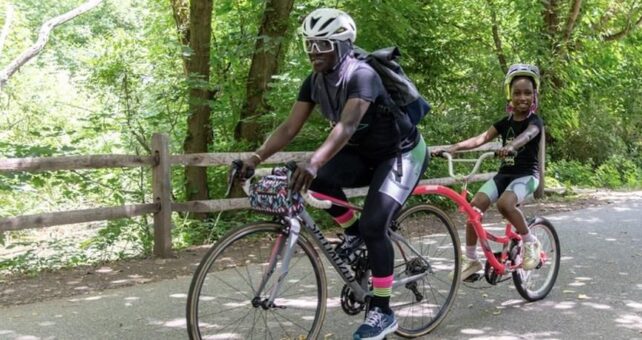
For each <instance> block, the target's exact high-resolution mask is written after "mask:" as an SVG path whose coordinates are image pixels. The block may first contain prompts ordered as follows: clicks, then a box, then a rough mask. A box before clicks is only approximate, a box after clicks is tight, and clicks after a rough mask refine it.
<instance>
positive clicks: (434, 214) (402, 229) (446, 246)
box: [390, 204, 461, 338]
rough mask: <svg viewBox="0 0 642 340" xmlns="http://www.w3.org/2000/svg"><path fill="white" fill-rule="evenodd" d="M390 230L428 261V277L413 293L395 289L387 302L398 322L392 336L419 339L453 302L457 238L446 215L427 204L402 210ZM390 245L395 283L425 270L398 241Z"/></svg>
mask: <svg viewBox="0 0 642 340" xmlns="http://www.w3.org/2000/svg"><path fill="white" fill-rule="evenodd" d="M393 228H394V229H396V231H397V232H398V233H399V234H401V235H402V236H403V238H404V239H406V240H407V241H408V242H410V243H411V245H412V246H413V247H414V248H416V249H417V251H418V252H420V253H421V255H422V256H423V257H424V258H426V259H427V260H428V262H429V263H430V267H431V269H432V273H429V274H428V275H427V276H425V277H424V278H421V279H419V280H417V281H415V283H416V287H414V291H413V288H412V287H409V286H408V285H407V284H406V285H405V286H400V287H396V288H395V289H394V290H393V292H392V296H391V298H390V308H392V310H393V311H394V312H395V316H396V317H397V321H398V322H399V327H398V329H397V331H396V333H397V334H398V335H400V336H403V337H407V338H414V337H419V336H422V335H426V334H428V333H430V332H431V331H432V330H434V329H435V328H436V327H437V326H438V325H439V324H440V323H441V322H442V321H443V320H444V319H445V318H446V316H447V315H448V312H449V311H450V309H451V307H452V305H453V303H454V302H455V297H456V295H457V290H458V289H459V284H460V275H461V273H460V269H459V266H460V261H459V258H460V257H461V249H460V241H459V234H458V233H457V230H456V229H455V227H454V225H453V223H452V221H451V220H450V218H449V217H448V215H446V213H444V212H443V211H442V210H441V209H439V208H437V207H435V206H432V205H430V204H418V205H415V206H412V207H408V208H405V209H404V210H402V211H401V212H400V213H399V217H398V218H397V219H396V220H395V223H394V224H393ZM393 244H394V248H395V273H394V275H395V280H397V279H401V278H403V277H404V276H405V277H407V276H411V275H416V274H418V273H424V272H426V271H427V270H428V268H427V266H425V265H424V266H422V264H421V263H422V261H420V260H419V257H417V256H416V255H415V254H414V253H412V252H410V251H409V250H408V248H407V247H406V246H405V245H404V244H402V243H401V242H399V241H396V242H393ZM404 248H405V249H404ZM402 251H403V253H405V256H402V255H401V254H402ZM451 272H452V274H450V273H451ZM449 274H450V275H451V276H452V278H450V277H449ZM417 293H419V294H420V295H421V297H419V295H417Z"/></svg>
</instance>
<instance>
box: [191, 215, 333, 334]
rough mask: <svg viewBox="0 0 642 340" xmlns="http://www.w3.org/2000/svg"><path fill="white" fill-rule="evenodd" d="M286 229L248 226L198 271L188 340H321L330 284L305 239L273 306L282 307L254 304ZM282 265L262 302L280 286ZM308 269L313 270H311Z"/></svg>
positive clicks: (212, 252)
mask: <svg viewBox="0 0 642 340" xmlns="http://www.w3.org/2000/svg"><path fill="white" fill-rule="evenodd" d="M285 229H286V228H284V226H283V225H281V224H278V223H266V222H263V223H256V224H250V225H247V226H245V227H242V228H239V229H236V230H232V231H231V232H229V233H228V234H226V235H225V236H224V237H223V238H221V239H220V240H219V241H218V242H217V243H216V244H215V245H213V246H212V248H211V249H210V250H209V251H208V252H207V254H206V255H205V256H204V257H203V259H202V261H201V262H200V264H199V265H198V268H197V269H196V271H195V272H194V276H193V278H192V282H191V284H190V288H189V294H188V297H187V306H186V319H187V331H188V334H189V338H190V339H197V340H200V339H201V338H217V339H218V338H221V339H223V338H225V339H252V338H274V339H282V338H291V339H299V338H301V337H305V338H307V339H316V338H317V337H318V336H319V333H320V331H321V327H322V325H323V320H324V318H325V312H326V300H327V281H326V276H325V271H324V268H323V263H322V262H321V260H320V259H319V256H318V253H317V252H316V250H315V249H314V247H313V246H312V244H311V243H310V242H309V240H308V239H307V238H306V237H305V236H304V235H303V234H300V235H299V238H298V240H297V244H296V246H295V252H294V254H293V258H292V259H291V261H290V263H289V272H288V275H287V278H285V280H283V282H282V286H281V289H280V291H279V294H278V296H277V298H276V299H275V301H274V303H275V304H276V305H277V306H279V307H277V308H270V307H267V308H264V306H262V305H258V306H257V305H256V304H254V305H253V303H255V302H257V301H256V300H254V299H255V298H254V297H255V295H256V291H257V287H258V286H259V284H260V281H261V278H262V277H263V275H264V274H265V272H266V271H267V270H268V268H267V267H269V266H267V264H268V263H269V258H270V254H271V253H272V250H273V248H274V245H275V242H276V241H275V240H277V239H278V237H279V236H280V235H283V236H285V237H286V238H287V235H286V231H285ZM277 253H278V254H281V251H280V250H279V251H277ZM281 260H282V258H281V256H278V264H277V266H276V267H274V268H275V270H274V271H273V272H272V273H270V274H269V276H270V280H269V281H268V284H267V286H266V289H264V291H263V292H262V294H261V296H260V299H259V301H260V300H261V299H264V298H265V297H267V296H268V294H269V292H270V289H269V288H271V287H272V286H273V285H274V283H275V282H276V281H277V279H278V276H279V275H278V274H279V270H278V269H279V268H280V266H281V265H282V262H281ZM310 265H311V269H310V268H307V267H309V266H310ZM310 270H311V271H312V272H313V273H310ZM244 276H247V277H244ZM306 289H309V290H308V291H304V290H306ZM311 291H312V292H311ZM314 291H316V292H314ZM299 293H300V295H299ZM293 295H296V296H293ZM315 297H316V298H315ZM288 313H289V314H288Z"/></svg>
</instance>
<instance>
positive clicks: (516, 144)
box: [497, 124, 540, 157]
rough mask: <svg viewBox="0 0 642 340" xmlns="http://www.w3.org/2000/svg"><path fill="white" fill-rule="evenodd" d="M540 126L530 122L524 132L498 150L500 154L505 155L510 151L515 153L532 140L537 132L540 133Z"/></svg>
mask: <svg viewBox="0 0 642 340" xmlns="http://www.w3.org/2000/svg"><path fill="white" fill-rule="evenodd" d="M539 131H540V130H539V127H538V126H537V125H535V124H529V125H528V127H527V128H526V130H524V132H522V133H520V134H519V136H517V137H516V138H515V139H513V141H512V142H510V143H509V144H506V145H505V146H504V147H503V148H501V149H499V150H497V154H498V155H499V156H502V157H505V156H508V155H509V154H510V153H514V152H516V151H517V150H519V148H521V147H522V146H524V145H526V143H528V142H530V141H531V140H532V139H533V138H535V136H537V134H539Z"/></svg>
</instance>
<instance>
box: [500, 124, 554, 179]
mask: <svg viewBox="0 0 642 340" xmlns="http://www.w3.org/2000/svg"><path fill="white" fill-rule="evenodd" d="M531 124H533V125H535V126H537V127H538V128H539V133H538V134H537V136H535V138H533V139H531V140H530V141H529V142H528V143H526V145H524V146H522V147H521V148H519V150H517V156H515V158H514V160H513V162H510V161H508V160H506V159H505V160H503V161H502V164H501V166H500V168H499V173H500V174H511V175H525V176H526V175H533V176H535V177H536V178H539V158H538V156H539V141H540V136H541V134H542V127H543V126H544V122H543V121H542V118H540V117H539V116H538V115H536V114H531V115H530V116H528V118H526V119H524V120H522V121H515V120H514V119H513V118H512V116H507V117H504V118H502V119H500V120H499V121H497V122H495V124H493V126H494V127H495V129H497V132H499V135H500V136H501V137H502V145H504V146H505V145H506V144H508V143H510V142H511V141H512V140H513V139H515V138H516V137H517V136H519V135H520V134H521V133H522V132H524V131H525V130H526V128H528V126H529V125H531ZM511 163H512V164H511Z"/></svg>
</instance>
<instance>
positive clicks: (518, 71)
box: [504, 64, 539, 100]
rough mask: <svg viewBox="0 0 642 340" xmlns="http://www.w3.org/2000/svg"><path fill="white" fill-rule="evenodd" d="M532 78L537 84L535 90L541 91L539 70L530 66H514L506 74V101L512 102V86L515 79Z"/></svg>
mask: <svg viewBox="0 0 642 340" xmlns="http://www.w3.org/2000/svg"><path fill="white" fill-rule="evenodd" d="M519 76H523V77H530V78H531V79H533V82H534V83H535V89H539V68H537V66H535V65H529V64H513V65H511V66H510V67H509V68H508V72H506V78H505V79H504V88H505V90H506V99H508V100H510V84H511V82H512V81H513V79H514V78H515V77H519Z"/></svg>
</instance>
